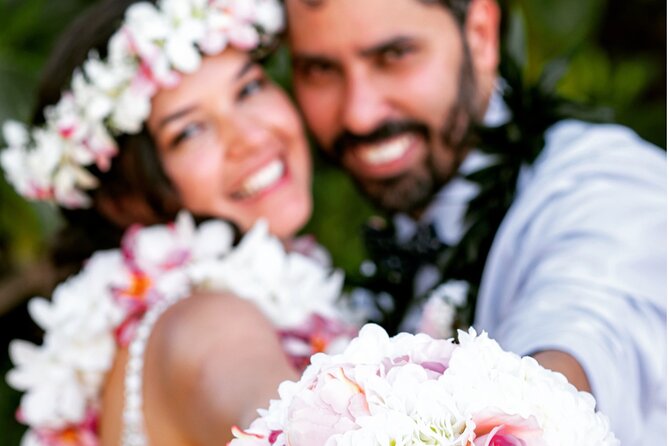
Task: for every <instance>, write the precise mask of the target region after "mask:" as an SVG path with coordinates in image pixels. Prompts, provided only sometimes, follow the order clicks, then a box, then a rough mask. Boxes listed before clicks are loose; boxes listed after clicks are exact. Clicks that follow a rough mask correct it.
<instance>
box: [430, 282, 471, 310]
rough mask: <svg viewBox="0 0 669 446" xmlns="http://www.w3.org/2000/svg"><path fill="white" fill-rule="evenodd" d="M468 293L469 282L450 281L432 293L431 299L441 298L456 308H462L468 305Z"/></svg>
mask: <svg viewBox="0 0 669 446" xmlns="http://www.w3.org/2000/svg"><path fill="white" fill-rule="evenodd" d="M468 292H469V282H467V281H465V280H449V281H448V282H446V283H444V284H442V285H439V286H438V287H437V288H436V289H435V290H434V291H432V293H431V294H430V298H435V299H436V298H439V299H442V300H444V301H446V302H448V303H450V304H453V305H454V306H456V307H462V306H463V305H464V304H466V303H467V293H468Z"/></svg>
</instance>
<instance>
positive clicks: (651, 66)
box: [0, 0, 667, 446]
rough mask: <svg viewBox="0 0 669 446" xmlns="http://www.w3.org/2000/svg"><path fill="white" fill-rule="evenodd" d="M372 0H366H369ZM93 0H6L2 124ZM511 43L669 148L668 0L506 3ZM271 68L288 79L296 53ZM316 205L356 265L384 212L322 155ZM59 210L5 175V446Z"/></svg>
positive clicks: (0, 71)
mask: <svg viewBox="0 0 669 446" xmlns="http://www.w3.org/2000/svg"><path fill="white" fill-rule="evenodd" d="M361 1H364V0H361ZM92 3H94V0H0V121H4V120H5V119H8V118H15V119H16V118H19V119H24V120H25V119H27V118H28V117H29V116H30V114H31V110H32V104H33V100H34V91H35V85H36V82H37V80H38V78H39V72H40V69H41V66H42V64H43V62H44V60H45V56H46V55H47V54H48V52H49V51H50V49H51V46H52V45H53V42H54V39H55V36H57V35H58V33H59V32H60V31H61V30H62V29H63V28H64V27H65V26H66V24H67V23H68V22H69V21H70V20H71V19H72V17H74V16H75V15H76V14H77V13H78V12H79V11H81V10H82V9H84V8H85V7H87V6H88V5H90V4H92ZM502 3H503V6H504V8H505V12H506V23H507V25H508V26H507V32H506V36H505V39H506V42H507V43H508V46H509V47H510V48H511V49H512V50H513V52H514V53H515V54H516V55H519V56H521V57H522V59H523V60H524V61H525V65H524V71H525V75H526V76H527V78H528V79H530V80H531V79H536V78H537V76H538V75H539V73H540V72H541V69H542V67H543V66H544V65H545V64H546V63H547V62H549V61H551V60H554V59H556V58H564V57H566V58H567V60H568V69H567V72H566V74H565V76H564V78H563V80H562V82H561V83H560V91H561V93H562V94H564V95H565V96H567V97H570V98H573V99H576V100H579V101H583V102H586V103H593V104H598V105H604V106H607V107H610V108H611V109H612V110H613V112H614V116H615V120H616V121H617V122H620V123H623V124H626V125H628V126H630V127H632V128H633V129H635V130H636V131H637V132H638V133H639V134H640V135H641V136H643V137H644V138H646V139H648V140H650V141H652V142H654V143H655V144H657V145H659V146H660V147H662V148H664V149H666V141H667V131H666V128H667V108H666V87H667V60H666V56H667V50H666V43H667V31H666V15H667V14H666V9H667V4H666V2H663V1H660V0H635V1H629V0H609V1H607V0H508V1H504V0H502ZM271 71H272V72H273V74H274V75H275V76H276V78H277V79H279V80H280V82H282V83H284V84H285V85H287V83H288V80H289V76H290V73H289V64H288V60H287V52H286V51H284V52H283V53H282V55H281V56H280V57H278V58H276V59H275V60H274V62H273V64H272V66H271ZM314 165H315V171H316V173H315V178H314V195H315V213H314V218H313V219H312V221H311V222H310V224H309V225H308V227H307V228H306V232H310V233H314V234H315V235H316V236H317V238H318V239H319V241H320V242H321V243H322V244H324V245H325V246H326V247H328V248H329V249H330V250H331V252H332V256H333V259H334V262H335V264H336V265H338V266H340V267H342V268H344V269H345V270H346V271H348V272H355V271H356V268H357V265H358V264H359V262H360V261H361V260H362V259H363V257H364V253H363V250H362V246H361V244H360V239H359V231H360V226H361V225H362V224H363V223H364V221H365V220H366V219H367V218H368V217H369V216H370V215H372V214H373V212H374V210H373V209H371V208H370V207H369V206H368V205H367V204H366V203H364V202H363V201H362V200H361V199H360V198H359V197H358V196H357V195H356V193H355V190H354V188H353V187H352V185H351V184H350V182H349V181H348V180H347V179H346V178H345V177H344V176H343V175H342V174H341V173H339V172H337V171H335V170H333V169H332V168H331V167H330V166H328V165H326V163H324V162H323V161H322V160H320V159H319V158H318V156H315V160H314ZM59 224H60V220H59V217H58V214H57V212H56V211H54V209H52V208H50V207H49V206H44V205H35V204H29V203H26V202H24V201H23V200H22V199H20V198H19V197H18V196H16V194H15V193H14V192H13V190H12V189H11V188H10V187H9V186H8V185H7V184H6V182H5V180H4V178H2V175H1V174H0V375H1V377H2V379H0V445H2V446H4V445H18V444H19V442H20V437H21V434H22V432H23V430H24V429H23V427H22V426H20V425H19V424H18V423H17V422H16V421H15V420H14V413H15V410H16V407H17V406H18V403H19V398H20V395H19V393H18V392H15V391H13V390H11V389H10V388H8V387H7V385H6V384H5V382H4V375H5V373H6V372H7V370H9V368H10V362H9V359H8V357H7V345H8V343H9V340H10V339H12V338H16V337H20V338H24V339H29V340H33V341H35V342H37V341H38V339H39V336H40V333H39V331H38V330H37V328H36V327H35V326H34V325H33V324H32V323H31V322H30V319H29V317H28V316H27V313H26V307H25V303H26V300H27V299H28V298H29V297H31V296H32V295H36V294H48V293H49V288H50V287H51V285H52V284H51V275H50V274H49V269H48V268H46V267H45V262H46V252H47V250H48V245H49V240H50V239H51V237H52V236H53V234H54V231H55V230H56V229H57V228H58V226H59Z"/></svg>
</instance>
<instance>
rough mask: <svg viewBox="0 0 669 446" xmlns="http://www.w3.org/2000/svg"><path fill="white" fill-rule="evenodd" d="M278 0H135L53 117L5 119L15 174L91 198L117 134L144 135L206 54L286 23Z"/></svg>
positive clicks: (46, 195)
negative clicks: (33, 121) (164, 100)
mask: <svg viewBox="0 0 669 446" xmlns="http://www.w3.org/2000/svg"><path fill="white" fill-rule="evenodd" d="M283 22H284V20H283V11H282V8H281V5H280V4H279V2H278V0H159V1H158V2H157V4H156V5H153V4H152V3H149V2H141V3H136V4H133V5H132V6H130V7H129V8H128V10H127V11H126V14H125V18H124V22H123V25H122V26H121V27H120V29H119V30H118V31H117V32H116V33H115V34H114V35H113V36H112V37H111V39H110V40H109V43H108V57H107V59H106V60H101V59H100V57H99V56H98V55H97V54H95V53H94V52H92V53H91V54H90V55H89V57H88V59H87V60H86V61H85V62H84V64H83V66H82V67H81V69H79V70H77V71H76V72H75V73H74V74H73V77H72V81H71V85H70V90H69V91H66V92H64V93H63V94H62V96H61V99H60V101H59V102H58V103H57V104H55V105H54V106H52V107H47V108H46V109H45V111H44V117H45V120H46V123H45V124H44V125H43V126H40V127H37V128H33V129H28V128H27V127H26V126H24V125H23V124H20V123H18V122H16V121H8V122H6V123H5V124H4V125H3V129H2V130H3V136H4V139H5V141H6V144H7V145H8V147H7V149H6V150H4V151H3V152H2V153H1V154H0V164H1V165H2V167H3V169H4V170H5V172H6V176H7V180H8V181H9V182H10V183H11V184H12V185H13V186H14V187H15V189H16V190H17V191H18V192H19V193H20V194H21V195H23V196H25V197H26V198H29V199H34V200H47V201H55V202H57V203H58V204H60V205H62V206H64V207H68V208H83V207H88V206H89V205H90V197H89V196H88V195H87V194H86V192H85V191H86V190H90V189H94V188H96V187H97V185H98V180H97V178H95V176H94V175H93V174H92V173H91V171H90V170H89V169H87V166H93V165H95V166H96V167H97V168H98V169H99V170H100V171H106V170H108V169H109V167H110V165H111V160H112V158H113V157H114V156H115V155H116V154H117V152H118V147H117V144H116V141H115V140H114V138H113V137H114V136H115V135H119V134H136V133H138V132H139V131H140V130H141V129H142V126H143V123H144V121H145V120H146V119H147V117H148V116H149V114H150V111H151V98H152V97H153V95H154V94H155V93H156V92H157V91H158V90H159V89H161V88H169V87H173V86H175V85H176V84H177V83H178V82H179V79H180V76H181V74H183V73H192V72H194V71H196V70H197V69H198V68H199V66H200V63H201V59H202V55H214V54H219V53H221V52H222V51H223V50H224V49H225V48H226V47H228V46H229V45H232V46H234V47H236V48H238V49H241V50H250V49H253V48H256V47H258V46H259V45H262V44H263V43H266V42H268V41H269V40H271V38H272V36H274V35H275V34H276V33H278V32H279V31H280V30H281V29H282V28H283Z"/></svg>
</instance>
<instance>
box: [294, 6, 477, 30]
mask: <svg viewBox="0 0 669 446" xmlns="http://www.w3.org/2000/svg"><path fill="white" fill-rule="evenodd" d="M284 1H285V0H284ZM301 1H302V2H304V3H306V4H308V5H311V6H318V5H320V4H322V3H323V2H325V1H327V0H301ZM418 1H420V2H423V3H432V4H434V3H437V4H440V5H441V6H443V7H445V8H446V9H448V10H449V11H451V13H452V14H453V16H454V17H455V19H456V21H457V22H458V24H459V25H460V26H462V25H464V24H465V19H466V18H467V9H468V8H469V3H470V2H471V0H418Z"/></svg>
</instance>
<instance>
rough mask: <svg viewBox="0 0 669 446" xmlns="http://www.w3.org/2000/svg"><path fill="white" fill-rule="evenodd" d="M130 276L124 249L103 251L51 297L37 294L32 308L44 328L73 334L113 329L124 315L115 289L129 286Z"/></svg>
mask: <svg viewBox="0 0 669 446" xmlns="http://www.w3.org/2000/svg"><path fill="white" fill-rule="evenodd" d="M127 276H128V272H127V269H126V267H125V266H124V264H123V260H122V258H121V256H120V253H118V252H114V251H109V252H104V251H103V252H99V253H97V254H96V255H95V256H93V257H92V258H91V259H90V260H89V261H88V263H87V264H86V266H85V268H84V271H83V273H82V274H79V275H77V276H74V277H73V278H71V279H69V280H68V281H66V282H64V283H62V284H61V285H59V286H58V287H57V288H56V290H55V291H54V295H53V298H52V300H51V301H47V300H46V299H42V298H34V299H32V300H31V301H30V302H29V304H28V310H29V312H30V315H31V316H32V317H33V319H34V320H35V322H37V324H38V325H40V327H42V328H43V329H45V330H48V331H49V330H50V331H58V332H59V333H63V334H65V335H66V336H69V337H71V338H76V337H82V336H83V337H94V336H98V335H100V334H106V333H109V331H110V330H111V329H112V328H113V327H115V326H116V325H118V324H119V323H120V322H121V321H122V320H123V317H124V313H123V310H122V308H121V307H120V306H119V305H118V304H117V303H116V301H115V300H114V298H113V296H112V294H111V289H112V288H114V287H124V286H127Z"/></svg>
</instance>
